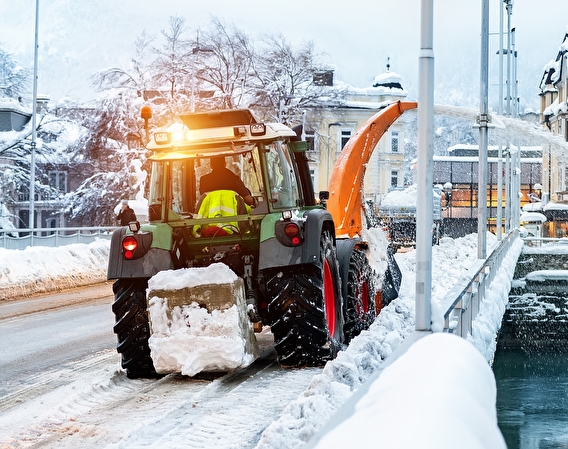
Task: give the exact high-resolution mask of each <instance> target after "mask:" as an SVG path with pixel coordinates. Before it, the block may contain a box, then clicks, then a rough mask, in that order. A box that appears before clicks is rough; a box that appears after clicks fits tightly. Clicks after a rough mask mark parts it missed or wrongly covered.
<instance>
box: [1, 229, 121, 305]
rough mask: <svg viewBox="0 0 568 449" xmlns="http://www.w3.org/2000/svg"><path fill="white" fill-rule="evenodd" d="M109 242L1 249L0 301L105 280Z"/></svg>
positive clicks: (98, 241) (99, 241)
mask: <svg viewBox="0 0 568 449" xmlns="http://www.w3.org/2000/svg"><path fill="white" fill-rule="evenodd" d="M109 248H110V242H109V241H108V240H97V241H95V242H93V243H90V244H88V245H87V244H82V243H77V244H73V245H66V246H60V247H58V248H47V247H43V246H34V247H28V248H26V249H25V250H8V249H4V248H0V300H7V299H10V298H12V297H15V296H27V295H31V294H33V293H41V292H47V291H53V290H62V289H65V288H70V287H77V286H80V285H88V284H94V283H97V282H103V281H105V280H106V270H107V264H108V253H109Z"/></svg>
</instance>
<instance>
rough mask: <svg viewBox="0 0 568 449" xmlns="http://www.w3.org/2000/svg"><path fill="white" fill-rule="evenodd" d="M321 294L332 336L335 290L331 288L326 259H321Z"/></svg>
mask: <svg viewBox="0 0 568 449" xmlns="http://www.w3.org/2000/svg"><path fill="white" fill-rule="evenodd" d="M323 296H324V300H325V315H326V318H327V326H328V328H329V335H331V336H332V337H333V336H334V335H335V290H334V288H333V277H332V276H331V268H330V266H329V262H328V261H327V259H326V260H324V261H323Z"/></svg>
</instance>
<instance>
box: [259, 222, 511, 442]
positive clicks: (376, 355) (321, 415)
mask: <svg viewBox="0 0 568 449" xmlns="http://www.w3.org/2000/svg"><path fill="white" fill-rule="evenodd" d="M383 234H384V232H383V231H382V230H380V229H377V228H372V229H369V230H367V231H366V233H365V236H364V237H365V239H366V240H367V241H369V242H370V246H371V248H372V252H371V257H370V262H371V265H372V266H373V268H374V269H375V270H376V271H377V272H378V273H382V272H383V271H381V269H377V265H376V264H377V263H381V264H383V263H384V260H383V259H382V258H380V257H378V254H379V253H381V252H382V254H384V251H385V249H384V248H382V247H381V245H385V244H386V241H385V240H384V236H383ZM519 241H520V240H519ZM520 242H521V245H522V241H520ZM496 243H497V238H496V237H495V236H494V235H493V234H489V233H488V234H487V249H488V250H487V252H488V254H490V253H491V251H492V248H493V247H495V245H496ZM377 249H379V251H377ZM395 258H396V261H397V263H398V265H399V267H400V269H401V271H402V284H401V288H400V292H399V297H398V298H397V299H396V300H394V301H392V302H391V303H390V304H389V305H388V306H387V307H385V308H383V310H382V311H381V313H380V314H379V316H378V317H377V319H376V320H375V322H374V323H373V324H372V325H371V327H370V328H369V330H367V331H363V332H362V333H361V334H360V335H359V336H357V337H356V338H355V339H353V341H352V342H351V343H350V344H349V346H348V347H347V348H346V349H345V350H344V351H342V352H340V353H339V355H338V356H337V358H336V359H335V360H332V361H330V362H328V363H327V364H326V366H325V368H324V370H323V372H322V373H321V374H318V375H316V376H314V378H313V380H312V381H311V383H310V385H309V386H308V388H307V389H306V390H305V391H304V392H303V393H302V394H301V395H300V397H298V399H296V400H295V401H293V402H291V403H290V404H289V405H288V406H287V407H286V409H285V410H284V412H283V414H282V416H281V417H280V419H278V420H277V421H275V422H273V423H272V424H271V425H270V426H268V427H267V429H266V430H265V431H264V433H263V434H262V436H261V439H260V441H259V443H258V445H257V446H256V448H257V449H295V448H298V447H301V446H302V445H304V444H305V443H306V442H307V441H309V440H310V438H311V437H312V436H313V435H314V434H315V433H316V432H317V431H319V430H320V429H321V428H322V427H323V425H324V424H325V423H326V422H327V421H328V420H329V419H330V418H331V416H333V414H334V413H335V412H336V411H337V410H338V409H339V408H340V407H341V406H342V405H343V403H344V402H345V401H346V400H347V399H348V398H349V397H350V396H351V395H352V393H353V392H354V391H355V390H357V389H358V388H359V387H360V386H361V384H362V383H363V382H365V381H366V380H367V379H369V378H370V377H371V375H372V374H374V373H375V372H376V371H377V369H378V368H380V367H381V366H382V364H383V362H384V359H385V358H387V357H388V356H389V355H391V354H392V353H393V352H394V351H395V350H396V349H397V348H398V347H399V346H400V345H401V344H402V342H403V340H404V339H405V338H406V337H407V336H408V335H409V334H410V333H411V332H412V331H413V330H414V313H415V288H416V287H415V282H416V251H415V250H413V251H409V252H406V253H397V254H396V255H395ZM508 260H509V259H508ZM515 260H516V259H515ZM476 261H477V234H470V235H467V236H465V237H462V238H458V239H455V240H454V239H451V238H443V239H441V241H440V245H436V246H434V247H432V309H433V311H436V310H438V311H441V306H440V302H441V300H442V299H443V297H444V295H445V294H446V293H447V292H448V291H449V290H450V289H451V288H452V287H453V286H454V284H455V283H456V282H457V281H458V280H459V279H460V277H461V276H462V275H464V274H465V273H466V272H467V270H468V269H469V268H470V267H471V266H472V265H473V264H474V263H475V262H476ZM506 268H507V269H509V270H510V271H511V273H510V276H512V272H513V270H512V269H511V268H510V267H506ZM503 271H506V270H505V269H503V270H500V273H501V272H503ZM503 276H505V275H503ZM501 281H502V279H501V278H499V276H498V277H497V278H496V280H495V282H494V284H493V285H492V288H495V289H496V291H498V292H501V290H503V289H501V288H499V289H497V283H499V282H501ZM493 286H495V287H493ZM507 293H508V290H507V292H505V295H504V296H505V299H504V301H505V303H506V301H507V299H508V295H507ZM500 301H501V303H502V302H503V300H501V299H500ZM482 307H483V305H482ZM482 312H483V311H481V312H480V314H479V315H478V319H480V318H479V317H480V316H482ZM433 313H434V312H433ZM494 318H495V315H494V314H493V313H491V314H488V315H487V316H483V317H482V318H481V320H480V322H481V323H483V324H484V325H485V328H486V329H489V328H490V323H491V326H493V327H494V326H495V323H494V322H493V321H490V319H494ZM499 324H500V322H499ZM497 329H498V326H497V327H496V328H495V333H494V334H493V335H492V336H491V337H492V339H495V334H496V331H497ZM481 336H483V337H485V336H486V335H485V333H483V334H482V335H481ZM481 336H478V338H477V340H478V341H475V342H474V344H475V345H476V347H477V348H478V350H480V352H482V354H484V351H485V348H486V347H487V346H490V345H491V342H489V343H488V342H487V341H486V338H481ZM477 344H478V345H479V346H477ZM442 354H444V353H443V352H442ZM400 382H401V384H403V385H407V382H406V380H405V378H402V379H401V380H400ZM459 385H461V383H460V384H459ZM397 400H400V399H397ZM409 400H410V401H412V398H409ZM407 406H408V404H407ZM391 416H397V415H391ZM398 416H400V415H398ZM444 417H445V415H440V416H439V419H440V420H441V421H442V422H443V421H444ZM392 421H393V420H392V419H390V421H389V422H392ZM377 423H378V421H377ZM407 424H408V422H407ZM369 433H370V431H368V432H366V435H369ZM373 433H374V432H373ZM364 446H365V445H362V446H361V445H357V444H354V445H353V447H364ZM384 447H389V446H384ZM397 447H398V446H397Z"/></svg>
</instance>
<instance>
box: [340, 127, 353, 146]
mask: <svg viewBox="0 0 568 449" xmlns="http://www.w3.org/2000/svg"><path fill="white" fill-rule="evenodd" d="M350 138H351V130H350V129H348V130H345V129H342V130H341V149H342V150H343V147H344V146H345V144H346V143H347V141H348V140H349V139H350Z"/></svg>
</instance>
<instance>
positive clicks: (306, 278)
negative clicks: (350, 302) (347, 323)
mask: <svg viewBox="0 0 568 449" xmlns="http://www.w3.org/2000/svg"><path fill="white" fill-rule="evenodd" d="M320 262H321V266H317V265H301V266H292V267H286V268H284V269H282V270H278V271H273V272H271V273H268V276H267V282H266V292H267V295H268V297H269V303H268V308H267V314H268V317H269V320H270V324H271V330H272V333H273V334H274V348H275V349H276V353H277V356H278V362H279V363H280V364H281V365H282V366H284V367H300V366H320V365H323V364H324V363H325V362H327V361H328V360H332V359H334V358H335V357H336V356H337V353H338V352H339V350H340V349H341V348H342V340H343V314H342V307H341V290H340V279H339V264H338V263H337V255H336V251H335V247H334V245H333V240H332V238H331V235H330V233H329V232H328V231H324V232H323V233H322V236H321V241H320Z"/></svg>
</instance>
